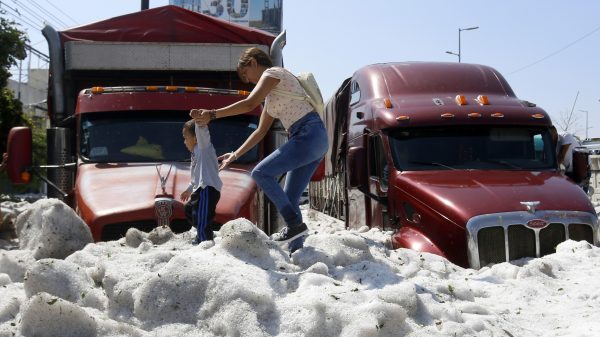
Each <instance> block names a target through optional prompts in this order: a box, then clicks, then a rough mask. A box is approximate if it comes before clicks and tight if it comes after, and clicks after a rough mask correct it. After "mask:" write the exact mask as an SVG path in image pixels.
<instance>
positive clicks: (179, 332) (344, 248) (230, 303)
mask: <svg viewBox="0 0 600 337" xmlns="http://www.w3.org/2000/svg"><path fill="white" fill-rule="evenodd" d="M0 207H1V208H2V213H3V214H8V215H9V217H10V218H12V219H13V220H14V219H15V217H16V216H17V217H16V224H15V227H16V232H17V233H18V240H14V239H11V240H0V299H2V300H1V301H0V336H2V337H4V336H37V337H46V336H47V337H54V336H64V337H68V336H77V337H82V336H98V337H101V336H111V337H115V336H133V337H146V336H148V337H150V336H152V337H162V336H164V337H167V336H168V337H171V336H181V337H187V336H190V337H191V336H240V337H245V336H252V337H263V336H282V337H283V336H285V337H296V336H297V337H303V336H312V337H332V336H343V337H371V336H372V337H375V336H378V337H387V336H389V337H392V336H393V337H399V336H408V337H425V336H427V337H441V336H465V337H466V336H481V337H492V336H514V337H517V336H528V337H538V336H539V337H550V336H552V337H594V336H598V331H599V330H600V288H598V287H597V286H596V285H597V284H598V274H599V273H600V247H597V246H593V245H590V244H588V243H587V242H585V241H581V242H575V241H566V242H563V243H561V244H559V245H558V246H557V252H556V253H554V254H550V255H547V256H545V257H543V258H537V259H522V260H519V261H514V262H512V263H499V264H496V265H493V266H486V267H484V268H481V269H479V270H474V269H464V268H461V267H459V266H456V265H454V264H452V263H450V262H449V261H448V260H446V259H444V258H442V257H440V256H437V255H431V254H427V253H419V252H416V251H413V250H409V249H396V250H391V249H389V248H387V247H388V245H389V237H390V236H389V233H386V232H381V231H379V230H377V229H371V230H368V228H366V226H365V227H363V228H362V229H360V230H357V231H348V230H344V229H343V224H342V223H341V222H340V221H338V220H336V219H333V218H330V217H328V216H326V215H324V214H322V213H318V212H316V211H311V210H308V209H306V208H304V209H303V216H304V218H305V219H306V221H307V225H308V226H309V228H310V232H309V233H310V234H309V235H308V236H307V238H306V240H305V243H304V247H303V248H302V249H299V250H297V251H296V252H294V253H293V254H292V255H291V256H290V255H289V254H288V252H287V249H286V247H281V246H279V245H278V244H276V243H274V242H273V241H271V240H269V239H268V237H267V236H266V235H265V234H264V233H263V232H261V231H260V230H258V229H257V228H256V227H255V226H254V225H253V224H252V223H251V222H249V221H247V220H245V219H237V220H233V221H230V222H228V223H226V224H224V225H223V226H222V228H221V230H220V231H219V232H216V235H217V236H216V238H215V241H214V242H212V241H207V242H203V243H201V244H200V245H198V246H192V245H191V240H192V238H193V237H195V229H191V230H190V231H189V232H185V233H182V234H177V235H175V234H173V233H172V232H170V230H168V228H161V227H159V228H157V229H155V230H154V231H152V232H150V233H142V232H139V231H137V230H135V229H134V230H130V231H129V232H128V233H127V235H126V237H124V238H121V239H119V240H118V241H109V242H101V243H91V233H90V231H89V228H88V227H87V226H86V225H85V223H83V221H82V220H81V219H80V218H78V217H77V215H76V214H75V212H74V211H73V210H72V209H71V208H69V207H68V206H67V205H65V204H64V203H62V202H61V201H58V200H57V199H42V200H38V201H36V202H35V203H33V204H28V203H26V202H21V203H11V202H2V204H1V205H0Z"/></svg>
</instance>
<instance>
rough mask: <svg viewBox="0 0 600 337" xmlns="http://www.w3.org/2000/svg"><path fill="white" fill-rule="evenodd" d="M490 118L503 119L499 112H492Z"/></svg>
mask: <svg viewBox="0 0 600 337" xmlns="http://www.w3.org/2000/svg"><path fill="white" fill-rule="evenodd" d="M492 117H494V118H503V117H504V114H503V113H500V112H494V113H493V114H492Z"/></svg>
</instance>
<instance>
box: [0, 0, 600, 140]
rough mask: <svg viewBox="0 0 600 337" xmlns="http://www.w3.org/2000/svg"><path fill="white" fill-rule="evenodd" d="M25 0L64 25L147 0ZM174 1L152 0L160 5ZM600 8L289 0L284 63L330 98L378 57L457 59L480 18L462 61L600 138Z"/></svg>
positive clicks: (37, 44) (518, 0) (40, 42)
mask: <svg viewBox="0 0 600 337" xmlns="http://www.w3.org/2000/svg"><path fill="white" fill-rule="evenodd" d="M19 3H21V4H22V5H26V6H28V7H29V8H30V9H31V10H32V11H39V12H41V10H38V9H36V8H37V7H36V6H35V5H37V6H39V7H42V8H44V9H45V11H46V12H49V13H52V16H50V15H48V14H46V15H42V16H44V17H49V18H50V20H49V21H50V22H54V25H55V26H56V27H58V28H59V29H63V28H66V27H71V26H74V25H78V24H87V23H90V22H93V21H98V20H102V19H106V18H109V17H113V16H118V15H122V14H127V13H131V12H133V11H137V10H139V8H140V1H137V0H136V1H134V0H103V1H80V0H8V1H3V2H2V4H1V5H0V7H2V6H4V8H6V6H11V7H13V8H14V7H19ZM34 4H35V5H34ZM167 4H168V0H150V7H151V8H154V7H159V6H163V5H167ZM21 12H23V14H22V15H25V16H28V15H29V16H31V20H32V21H36V18H35V17H33V16H32V15H31V14H28V13H26V12H25V11H24V10H21ZM599 12H600V2H598V1H595V0H574V1H561V0H545V1H522V0H505V1H480V0H455V1H448V0H422V1H391V0H371V1H341V0H328V1H322V0H302V1H300V0H283V13H284V14H283V26H284V28H285V29H286V31H287V45H286V47H285V49H284V62H285V65H286V67H287V68H289V69H290V70H292V71H294V72H301V71H311V72H313V73H314V75H315V77H316V79H317V81H318V82H319V84H320V87H321V91H322V93H323V96H324V98H325V100H327V99H329V98H330V97H331V96H332V95H333V93H334V92H335V90H336V89H337V88H338V87H339V85H340V84H341V83H342V81H343V80H344V79H346V78H348V77H350V76H351V75H352V73H353V72H354V71H356V70H357V69H359V68H360V67H363V66H365V65H368V64H373V63H380V62H396V61H435V62H457V61H458V57H457V56H455V55H451V54H447V53H446V51H450V52H453V53H458V35H459V34H458V29H459V28H469V27H479V28H478V29H476V30H469V31H462V33H461V34H460V35H461V50H460V52H461V61H462V62H465V63H476V64H484V65H488V66H491V67H493V68H495V69H496V70H498V71H499V72H500V73H502V74H503V75H504V77H505V78H506V79H507V80H508V82H509V84H510V85H511V86H512V89H513V91H514V92H515V93H516V95H517V96H518V97H519V98H521V99H524V100H528V101H530V102H534V103H536V104H537V105H538V106H540V107H542V108H543V109H545V110H546V111H547V112H548V113H549V114H550V116H551V118H552V119H553V122H554V123H555V124H557V125H558V126H559V130H560V129H561V125H563V126H564V125H565V123H564V122H563V121H564V120H565V119H566V118H567V117H568V115H569V114H570V113H572V114H573V118H575V119H576V122H575V123H572V124H571V125H572V126H571V127H570V131H571V132H574V133H575V134H576V135H578V136H579V137H581V138H585V136H586V127H587V135H588V137H589V138H593V137H598V138H600V89H599V85H598V84H599V80H598V79H599V78H600V23H599V21H598V19H597V13H599ZM13 14H14V13H13ZM9 17H10V16H9ZM57 19H59V20H60V21H61V22H62V23H64V24H66V25H62V24H61V23H59V20H57ZM39 21H40V20H37V21H36V22H38V24H39ZM33 24H36V23H35V22H33ZM39 25H40V26H41V24H39ZM23 27H24V28H25V29H27V30H28V32H29V33H30V40H31V43H32V45H33V46H34V48H38V49H39V50H40V51H45V50H47V47H46V46H45V44H46V43H45V40H44V39H43V37H42V36H41V34H39V32H37V30H36V29H34V28H32V27H31V26H29V25H24V26H23ZM586 120H587V124H586Z"/></svg>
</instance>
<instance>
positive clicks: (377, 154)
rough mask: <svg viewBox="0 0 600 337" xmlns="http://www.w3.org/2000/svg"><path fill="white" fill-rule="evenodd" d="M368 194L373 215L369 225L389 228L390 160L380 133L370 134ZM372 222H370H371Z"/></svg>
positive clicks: (368, 207)
mask: <svg viewBox="0 0 600 337" xmlns="http://www.w3.org/2000/svg"><path fill="white" fill-rule="evenodd" d="M367 142H368V153H367V162H368V172H369V180H368V186H367V188H368V195H369V197H370V198H368V199H370V200H369V201H368V202H367V204H368V205H365V206H367V209H369V210H370V213H371V216H370V219H368V220H367V222H368V223H367V225H368V226H369V227H378V228H381V229H384V228H385V229H387V227H388V226H387V222H388V221H387V218H388V217H387V208H388V205H387V201H388V199H387V190H388V176H389V174H388V173H389V171H388V162H387V158H386V156H385V151H384V149H383V141H382V138H381V135H380V134H378V133H374V134H370V135H369V137H368V140H367ZM369 222H370V223H369Z"/></svg>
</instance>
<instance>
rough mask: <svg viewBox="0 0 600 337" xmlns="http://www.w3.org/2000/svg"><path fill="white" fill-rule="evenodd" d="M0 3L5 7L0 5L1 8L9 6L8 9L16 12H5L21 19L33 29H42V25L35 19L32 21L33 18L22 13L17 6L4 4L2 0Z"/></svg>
mask: <svg viewBox="0 0 600 337" xmlns="http://www.w3.org/2000/svg"><path fill="white" fill-rule="evenodd" d="M0 5H2V6H4V7H0V8H7V9H9V10H11V11H12V12H14V13H15V14H13V13H9V12H8V11H7V12H5V13H6V14H8V15H10V16H12V17H13V18H15V19H17V20H20V21H21V23H24V24H26V25H27V26H29V27H31V28H33V29H36V30H40V29H42V27H41V26H38V25H37V23H35V22H34V21H31V19H29V18H28V17H26V16H24V15H22V14H21V13H20V12H19V10H18V9H17V8H12V7H10V6H7V5H6V4H3V3H1V2H0Z"/></svg>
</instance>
